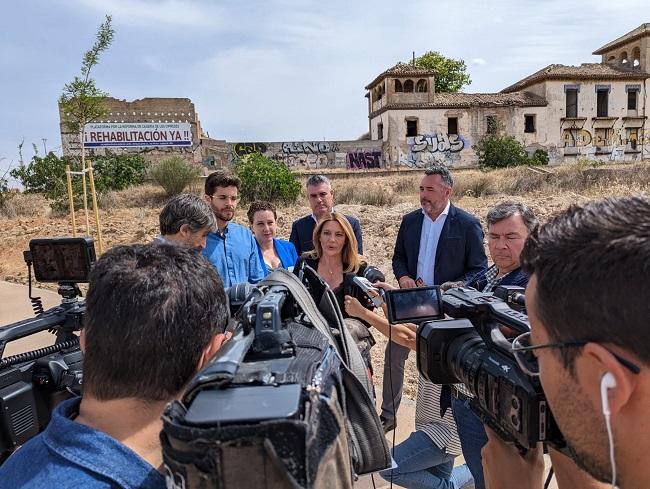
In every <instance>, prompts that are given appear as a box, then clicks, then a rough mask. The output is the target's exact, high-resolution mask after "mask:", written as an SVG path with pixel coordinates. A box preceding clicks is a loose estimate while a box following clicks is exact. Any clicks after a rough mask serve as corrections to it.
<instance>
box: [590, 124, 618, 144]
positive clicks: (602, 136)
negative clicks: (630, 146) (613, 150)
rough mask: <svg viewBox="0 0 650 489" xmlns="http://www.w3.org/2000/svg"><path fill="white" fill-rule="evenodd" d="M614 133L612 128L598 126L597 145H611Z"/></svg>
mask: <svg viewBox="0 0 650 489" xmlns="http://www.w3.org/2000/svg"><path fill="white" fill-rule="evenodd" d="M613 134H614V131H613V129H611V128H597V129H596V134H595V144H596V146H611V145H612V135H613Z"/></svg>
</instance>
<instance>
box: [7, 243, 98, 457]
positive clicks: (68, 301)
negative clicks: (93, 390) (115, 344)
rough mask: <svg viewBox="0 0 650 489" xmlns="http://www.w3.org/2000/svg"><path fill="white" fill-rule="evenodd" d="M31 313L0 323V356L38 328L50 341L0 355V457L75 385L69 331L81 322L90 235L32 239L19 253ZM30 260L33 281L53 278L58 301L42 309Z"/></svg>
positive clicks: (76, 363) (77, 370)
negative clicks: (52, 339) (49, 334)
mask: <svg viewBox="0 0 650 489" xmlns="http://www.w3.org/2000/svg"><path fill="white" fill-rule="evenodd" d="M23 255H24V258H25V262H26V263H27V270H28V279H29V298H30V300H31V301H32V307H33V309H34V313H35V314H36V317H35V318H31V319H25V320H22V321H18V322H16V323H12V324H8V325H6V326H3V327H1V328H0V358H2V356H3V354H4V350H5V347H6V346H7V344H8V343H10V342H12V341H15V340H18V339H20V338H25V337H28V336H30V335H33V334H36V333H39V332H41V331H46V330H49V331H50V332H52V333H54V334H55V335H56V340H55V342H54V344H53V345H51V346H47V347H44V348H39V349H36V350H32V351H28V352H24V353H20V354H18V355H13V356H9V357H6V358H2V360H0V463H2V462H3V461H4V460H5V459H6V458H7V457H8V456H9V455H10V454H11V452H13V451H14V450H15V449H16V447H18V446H20V445H22V444H23V443H25V442H26V441H27V440H29V439H30V438H31V437H33V436H34V435H36V434H38V432H39V431H40V430H41V429H43V428H44V427H45V425H47V423H48V422H49V420H50V413H51V411H52V409H53V408H54V407H55V406H56V404H58V403H59V402H61V401H63V400H65V399H66V398H68V397H70V395H71V393H76V394H78V393H79V392H80V391H81V383H82V365H83V357H82V353H81V351H80V349H79V338H78V336H77V335H76V334H75V332H77V331H79V330H80V329H81V328H82V326H83V317H84V313H85V311H86V305H85V301H84V300H83V299H82V300H79V299H78V297H80V296H81V291H80V290H79V286H78V285H77V284H79V283H84V282H88V274H89V272H90V267H91V265H92V264H93V263H94V261H95V248H94V245H93V241H92V239H90V238H53V239H33V240H31V241H30V242H29V250H28V251H25V252H24V253H23ZM32 265H33V268H34V275H35V277H36V280H38V281H39V282H54V283H58V284H59V288H58V293H59V295H60V296H61V304H60V305H59V306H57V307H54V308H52V309H49V310H47V311H45V310H44V309H43V304H42V301H41V299H40V297H33V296H32V277H31V270H32Z"/></svg>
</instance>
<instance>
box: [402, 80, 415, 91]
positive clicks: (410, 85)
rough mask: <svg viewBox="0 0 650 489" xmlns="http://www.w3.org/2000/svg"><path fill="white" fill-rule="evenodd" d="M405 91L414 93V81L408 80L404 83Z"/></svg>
mask: <svg viewBox="0 0 650 489" xmlns="http://www.w3.org/2000/svg"><path fill="white" fill-rule="evenodd" d="M404 91H405V92H412V91H413V80H406V81H405V82H404Z"/></svg>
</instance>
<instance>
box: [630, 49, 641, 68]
mask: <svg viewBox="0 0 650 489" xmlns="http://www.w3.org/2000/svg"><path fill="white" fill-rule="evenodd" d="M640 63H641V48H639V46H637V47H635V48H634V49H633V50H632V66H634V67H635V68H636V67H637V66H639V64H640Z"/></svg>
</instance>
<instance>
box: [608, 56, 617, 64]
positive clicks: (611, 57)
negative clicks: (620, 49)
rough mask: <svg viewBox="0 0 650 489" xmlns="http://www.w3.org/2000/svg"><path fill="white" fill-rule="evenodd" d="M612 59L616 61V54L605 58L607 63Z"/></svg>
mask: <svg viewBox="0 0 650 489" xmlns="http://www.w3.org/2000/svg"><path fill="white" fill-rule="evenodd" d="M612 61H616V56H610V57H609V58H607V62H608V63H611V62H612Z"/></svg>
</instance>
